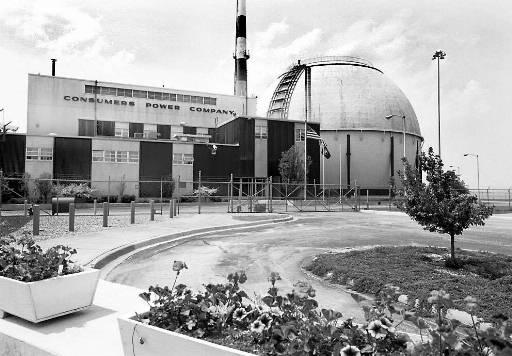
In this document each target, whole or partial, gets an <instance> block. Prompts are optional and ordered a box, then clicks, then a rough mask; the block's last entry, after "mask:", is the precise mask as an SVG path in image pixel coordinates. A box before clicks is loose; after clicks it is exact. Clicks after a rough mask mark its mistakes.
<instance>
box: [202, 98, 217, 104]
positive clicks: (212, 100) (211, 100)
mask: <svg viewBox="0 0 512 356" xmlns="http://www.w3.org/2000/svg"><path fill="white" fill-rule="evenodd" d="M204 103H205V104H206V105H217V99H216V98H208V97H206V98H204Z"/></svg>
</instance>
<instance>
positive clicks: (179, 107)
mask: <svg viewBox="0 0 512 356" xmlns="http://www.w3.org/2000/svg"><path fill="white" fill-rule="evenodd" d="M85 85H94V81H92V80H82V79H71V78H61V77H51V76H43V75H34V74H29V76H28V110H27V132H28V133H29V134H42V135H47V134H48V133H50V132H53V133H56V134H58V135H71V136H76V135H78V119H89V120H94V118H95V117H96V119H98V120H105V121H120V122H139V123H149V124H167V125H169V124H171V125H180V123H184V124H185V125H188V126H195V127H206V128H208V127H215V118H218V124H219V125H220V124H222V123H223V122H225V121H227V120H230V119H232V118H233V117H234V113H236V114H238V115H240V114H243V113H244V111H245V108H246V104H247V106H248V108H249V112H248V114H249V115H254V114H255V111H256V98H248V99H247V101H246V98H245V97H238V96H232V95H220V94H211V93H200V92H192V91H183V90H174V89H167V88H155V87H144V86H137V85H129V84H117V83H106V82H98V86H104V87H115V88H126V89H136V90H148V91H155V92H168V93H174V94H184V95H196V96H204V97H212V98H216V99H217V103H216V105H204V104H195V103H183V102H173V101H167V100H158V99H142V98H124V97H120V96H112V95H100V94H97V95H96V96H97V99H99V100H100V101H101V103H98V102H97V103H96V105H95V104H94V94H86V93H85ZM73 98H75V99H73ZM81 98H84V99H83V100H85V101H82V99H81ZM105 100H109V101H110V100H112V104H107V103H105ZM90 101H92V102H90ZM122 102H125V103H124V104H123V103H122ZM154 106H156V107H154ZM164 106H165V107H164ZM95 107H96V112H95ZM213 109H215V111H213ZM205 110H208V111H205ZM219 110H220V111H219ZM230 111H231V112H230ZM173 134H174V133H172V132H171V135H173Z"/></svg>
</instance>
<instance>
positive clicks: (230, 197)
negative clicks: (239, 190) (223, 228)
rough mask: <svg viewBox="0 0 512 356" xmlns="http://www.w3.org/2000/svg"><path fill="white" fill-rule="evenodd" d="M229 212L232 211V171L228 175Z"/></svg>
mask: <svg viewBox="0 0 512 356" xmlns="http://www.w3.org/2000/svg"><path fill="white" fill-rule="evenodd" d="M229 212H230V213H232V212H233V173H231V175H230V176H229Z"/></svg>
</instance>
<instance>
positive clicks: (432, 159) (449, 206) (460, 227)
mask: <svg viewBox="0 0 512 356" xmlns="http://www.w3.org/2000/svg"><path fill="white" fill-rule="evenodd" d="M404 167H405V173H400V179H401V181H402V185H403V187H402V190H401V195H402V196H403V198H404V199H403V200H402V201H400V202H398V203H397V206H398V208H399V209H400V210H402V211H404V212H406V213H407V215H409V216H410V217H411V218H412V219H413V220H416V221H417V222H418V223H419V224H420V225H421V226H423V228H424V229H425V230H428V231H431V232H438V233H440V234H448V235H450V242H451V260H452V262H455V236H456V235H462V232H463V231H464V230H465V229H467V228H468V227H470V226H472V225H484V224H485V222H484V221H485V219H487V218H488V217H489V216H491V215H492V212H493V207H489V206H486V205H484V204H482V203H480V202H478V198H477V197H476V196H474V195H471V194H470V193H469V190H468V189H467V188H466V186H465V185H464V182H463V181H462V180H461V179H460V178H459V177H458V176H457V175H456V174H455V172H454V171H444V170H443V162H442V160H441V158H440V157H439V156H437V155H434V150H433V149H432V147H430V148H429V150H428V154H425V153H424V152H422V154H421V162H420V169H421V170H422V171H423V172H425V174H426V183H424V182H423V181H422V179H421V175H420V172H419V171H417V170H416V169H414V168H413V167H411V165H410V164H409V163H408V162H407V160H405V159H404Z"/></svg>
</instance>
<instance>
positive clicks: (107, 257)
mask: <svg viewBox="0 0 512 356" xmlns="http://www.w3.org/2000/svg"><path fill="white" fill-rule="evenodd" d="M293 219H294V218H293V216H291V215H286V216H285V217H283V218H275V219H268V220H259V221H255V222H249V223H244V224H237V225H223V226H214V227H205V228H201V229H192V230H186V231H181V232H177V233H174V234H170V235H162V236H157V237H152V238H150V239H147V240H143V241H139V242H133V243H128V244H126V245H122V246H118V247H115V248H113V249H111V250H108V251H106V252H104V253H102V254H100V255H99V256H96V257H95V258H93V259H92V260H90V261H89V262H87V263H85V264H84V265H86V266H88V267H91V268H96V269H101V268H103V267H105V266H106V265H108V264H109V263H111V262H112V261H115V260H117V259H118V258H120V257H122V256H124V255H128V254H129V253H131V252H134V251H136V250H139V249H141V248H144V247H149V246H152V245H157V244H160V243H164V242H165V243H168V242H174V241H181V240H184V239H188V238H193V237H199V236H203V235H208V234H211V233H214V232H221V231H232V230H243V229H247V228H252V227H258V226H265V225H272V224H278V223H283V222H288V221H292V220H293Z"/></svg>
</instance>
